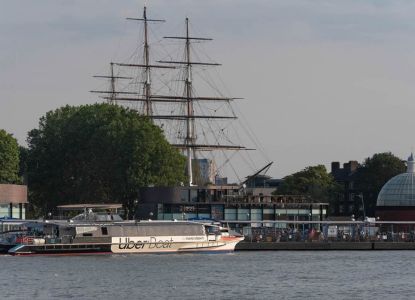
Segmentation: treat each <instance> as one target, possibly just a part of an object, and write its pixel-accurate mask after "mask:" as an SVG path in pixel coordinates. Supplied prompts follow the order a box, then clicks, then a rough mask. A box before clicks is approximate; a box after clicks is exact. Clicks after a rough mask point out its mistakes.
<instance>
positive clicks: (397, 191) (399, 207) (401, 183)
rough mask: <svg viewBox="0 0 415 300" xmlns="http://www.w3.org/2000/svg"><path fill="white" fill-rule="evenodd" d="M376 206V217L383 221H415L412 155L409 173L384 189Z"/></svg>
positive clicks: (414, 165)
mask: <svg viewBox="0 0 415 300" xmlns="http://www.w3.org/2000/svg"><path fill="white" fill-rule="evenodd" d="M376 206H377V208H376V215H377V216H378V217H379V218H380V219H381V220H400V221H414V220H415V161H414V156H413V154H412V153H411V155H410V156H409V158H408V161H407V171H406V172H405V173H402V174H399V175H397V176H395V177H393V178H392V179H390V180H389V181H388V182H387V183H386V184H385V185H384V186H383V187H382V189H381V191H380V193H379V195H378V199H377V202H376Z"/></svg>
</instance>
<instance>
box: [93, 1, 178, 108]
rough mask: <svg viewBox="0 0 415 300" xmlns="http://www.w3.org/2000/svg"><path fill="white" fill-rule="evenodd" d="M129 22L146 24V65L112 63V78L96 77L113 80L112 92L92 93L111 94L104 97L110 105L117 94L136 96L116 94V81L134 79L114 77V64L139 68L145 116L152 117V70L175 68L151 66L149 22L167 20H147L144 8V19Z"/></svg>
mask: <svg viewBox="0 0 415 300" xmlns="http://www.w3.org/2000/svg"><path fill="white" fill-rule="evenodd" d="M127 20H133V21H142V22H144V64H124V63H112V62H111V76H95V77H106V78H111V87H110V91H91V92H92V93H107V94H108V93H109V96H104V97H103V98H104V99H106V100H107V101H108V102H109V103H115V101H116V100H118V97H117V94H134V95H137V93H131V92H116V91H115V79H117V78H118V79H127V78H128V79H133V78H131V77H117V76H114V69H113V66H114V64H115V65H117V66H119V67H137V68H143V69H144V82H143V83H144V86H143V95H144V99H143V100H144V101H143V103H144V108H143V111H142V113H143V115H145V116H152V115H153V108H152V105H151V102H152V99H151V69H152V68H170V69H174V68H175V67H171V66H160V65H151V64H150V46H149V42H148V22H165V20H161V19H148V18H147V7H146V6H144V10H143V17H142V18H127Z"/></svg>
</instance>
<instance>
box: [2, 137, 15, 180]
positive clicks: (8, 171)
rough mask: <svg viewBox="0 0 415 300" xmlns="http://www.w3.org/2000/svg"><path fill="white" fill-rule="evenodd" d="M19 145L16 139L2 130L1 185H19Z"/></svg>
mask: <svg viewBox="0 0 415 300" xmlns="http://www.w3.org/2000/svg"><path fill="white" fill-rule="evenodd" d="M18 172H19V145H18V144H17V141H16V139H15V138H14V137H13V136H12V135H11V134H9V133H7V132H6V131H4V130H3V129H0V183H19V176H18Z"/></svg>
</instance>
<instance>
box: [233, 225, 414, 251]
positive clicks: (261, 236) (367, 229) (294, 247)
mask: <svg viewBox="0 0 415 300" xmlns="http://www.w3.org/2000/svg"><path fill="white" fill-rule="evenodd" d="M241 225H245V226H243V227H242V228H240V232H241V233H243V234H244V236H245V240H244V241H242V242H240V243H238V244H237V246H236V248H235V250H236V251H256V250H284V251H300V250H415V222H400V221H379V220H377V221H376V220H374V219H373V220H370V221H368V220H366V221H309V222H304V221H274V222H269V223H253V222H250V223H248V222H247V223H245V224H240V226H241ZM236 229H237V228H236Z"/></svg>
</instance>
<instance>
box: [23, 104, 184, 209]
mask: <svg viewBox="0 0 415 300" xmlns="http://www.w3.org/2000/svg"><path fill="white" fill-rule="evenodd" d="M28 144H29V155H28V160H27V174H28V181H29V189H30V191H31V202H32V204H33V205H34V207H35V208H36V209H37V213H38V214H45V213H47V212H50V211H52V210H53V209H54V208H55V207H56V206H57V205H60V204H68V203H91V202H93V203H98V202H101V203H109V202H118V203H122V204H123V205H124V207H125V208H126V210H127V212H128V215H129V216H132V215H133V214H134V207H135V203H134V201H136V200H137V197H138V189H139V188H140V187H145V186H149V185H154V186H171V185H176V184H179V183H180V182H184V181H185V180H186V178H185V175H184V170H185V158H184V157H183V156H182V155H181V154H180V153H179V152H178V150H176V149H174V148H173V147H172V146H171V145H170V144H169V143H168V142H167V140H166V139H165V138H164V135H163V132H162V130H161V129H160V128H159V127H157V126H155V125H153V124H152V123H151V121H150V120H149V119H147V118H145V117H143V116H140V115H139V114H138V113H137V112H135V111H132V110H129V109H126V108H123V107H120V106H115V105H109V104H94V105H85V106H78V107H73V106H65V107H62V108H59V109H57V110H55V111H50V112H48V113H47V114H46V115H45V116H44V117H42V118H41V119H40V122H39V128H38V129H33V130H32V131H30V132H29V137H28Z"/></svg>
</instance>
